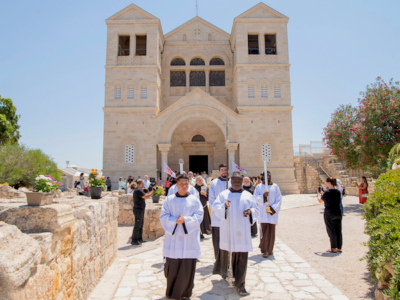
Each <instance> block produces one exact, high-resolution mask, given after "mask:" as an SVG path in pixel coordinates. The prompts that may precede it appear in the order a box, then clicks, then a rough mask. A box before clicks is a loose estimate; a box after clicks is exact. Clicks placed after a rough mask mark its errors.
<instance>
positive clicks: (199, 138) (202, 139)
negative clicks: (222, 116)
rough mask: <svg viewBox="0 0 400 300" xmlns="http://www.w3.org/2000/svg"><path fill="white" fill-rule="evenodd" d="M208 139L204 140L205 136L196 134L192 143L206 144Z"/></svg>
mask: <svg viewBox="0 0 400 300" xmlns="http://www.w3.org/2000/svg"><path fill="white" fill-rule="evenodd" d="M205 141H206V139H205V138H204V136H202V135H200V134H196V135H195V136H194V137H193V138H192V142H205Z"/></svg>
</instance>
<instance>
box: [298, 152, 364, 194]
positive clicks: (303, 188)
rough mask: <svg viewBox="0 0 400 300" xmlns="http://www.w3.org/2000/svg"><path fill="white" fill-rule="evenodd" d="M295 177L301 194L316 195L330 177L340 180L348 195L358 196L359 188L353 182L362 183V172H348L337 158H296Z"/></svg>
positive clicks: (329, 156) (330, 156) (331, 156)
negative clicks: (352, 184)
mask: <svg viewBox="0 0 400 300" xmlns="http://www.w3.org/2000/svg"><path fill="white" fill-rule="evenodd" d="M294 165H295V175H296V180H297V184H298V186H299V190H300V193H301V194H309V193H315V192H316V190H317V188H318V187H319V186H322V185H325V182H326V179H327V178H328V176H330V177H335V178H337V179H340V181H341V183H342V185H344V186H345V188H346V192H347V194H348V195H353V196H358V188H357V187H352V186H351V183H352V182H353V181H357V182H360V181H361V176H363V175H364V174H363V172H362V171H349V170H346V169H345V167H344V166H343V164H342V163H340V162H339V160H338V159H337V157H336V156H333V155H327V156H322V157H319V158H316V157H313V156H310V155H309V156H298V157H295V158H294Z"/></svg>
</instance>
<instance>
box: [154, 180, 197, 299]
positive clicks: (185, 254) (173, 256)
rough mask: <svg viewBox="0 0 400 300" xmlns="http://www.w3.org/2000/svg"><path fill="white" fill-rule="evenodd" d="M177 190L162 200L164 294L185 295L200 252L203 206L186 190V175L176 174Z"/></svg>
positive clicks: (179, 297) (174, 297)
mask: <svg viewBox="0 0 400 300" xmlns="http://www.w3.org/2000/svg"><path fill="white" fill-rule="evenodd" d="M176 186H177V188H178V192H177V193H176V194H174V195H171V196H168V197H167V199H166V200H165V201H164V203H163V206H162V209H161V213H160V221H161V224H162V226H163V227H164V229H165V237H164V247H163V256H164V257H165V259H166V262H165V269H164V275H165V277H166V278H167V290H166V296H167V298H172V299H189V298H190V297H191V296H192V290H193V287H194V274H195V271H196V261H197V259H199V258H200V256H201V249H200V223H201V221H202V220H203V214H204V211H203V206H202V205H201V202H200V201H199V199H198V198H196V197H195V196H193V195H191V194H189V193H188V188H189V177H188V176H187V175H186V174H182V175H179V176H178V178H177V182H176Z"/></svg>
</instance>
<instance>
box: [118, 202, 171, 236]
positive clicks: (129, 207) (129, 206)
mask: <svg viewBox="0 0 400 300" xmlns="http://www.w3.org/2000/svg"><path fill="white" fill-rule="evenodd" d="M164 198H165V197H161V199H164ZM118 202H119V214H118V224H119V225H127V226H133V225H134V224H135V218H134V216H133V197H132V195H122V196H119V197H118ZM161 206H162V203H152V200H151V199H148V200H146V210H145V214H144V223H143V238H144V239H155V238H158V237H160V236H163V235H164V232H165V231H164V228H163V227H162V225H161V222H160V213H161Z"/></svg>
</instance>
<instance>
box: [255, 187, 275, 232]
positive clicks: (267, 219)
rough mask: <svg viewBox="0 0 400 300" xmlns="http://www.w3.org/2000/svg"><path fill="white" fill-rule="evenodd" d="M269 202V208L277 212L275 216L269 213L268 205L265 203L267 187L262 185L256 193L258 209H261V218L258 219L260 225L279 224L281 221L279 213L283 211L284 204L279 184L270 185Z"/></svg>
mask: <svg viewBox="0 0 400 300" xmlns="http://www.w3.org/2000/svg"><path fill="white" fill-rule="evenodd" d="M268 190H269V194H268V201H269V206H271V207H272V208H273V209H274V210H275V212H276V213H275V214H274V215H271V214H268V213H267V203H264V197H263V195H264V193H265V185H264V184H263V183H260V184H259V185H257V186H256V189H255V191H254V198H255V199H256V201H257V204H258V207H259V208H260V218H259V219H258V222H259V223H270V224H275V225H277V224H278V219H279V211H280V210H281V204H282V194H281V190H280V189H279V186H278V185H277V184H275V183H274V184H273V185H268Z"/></svg>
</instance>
